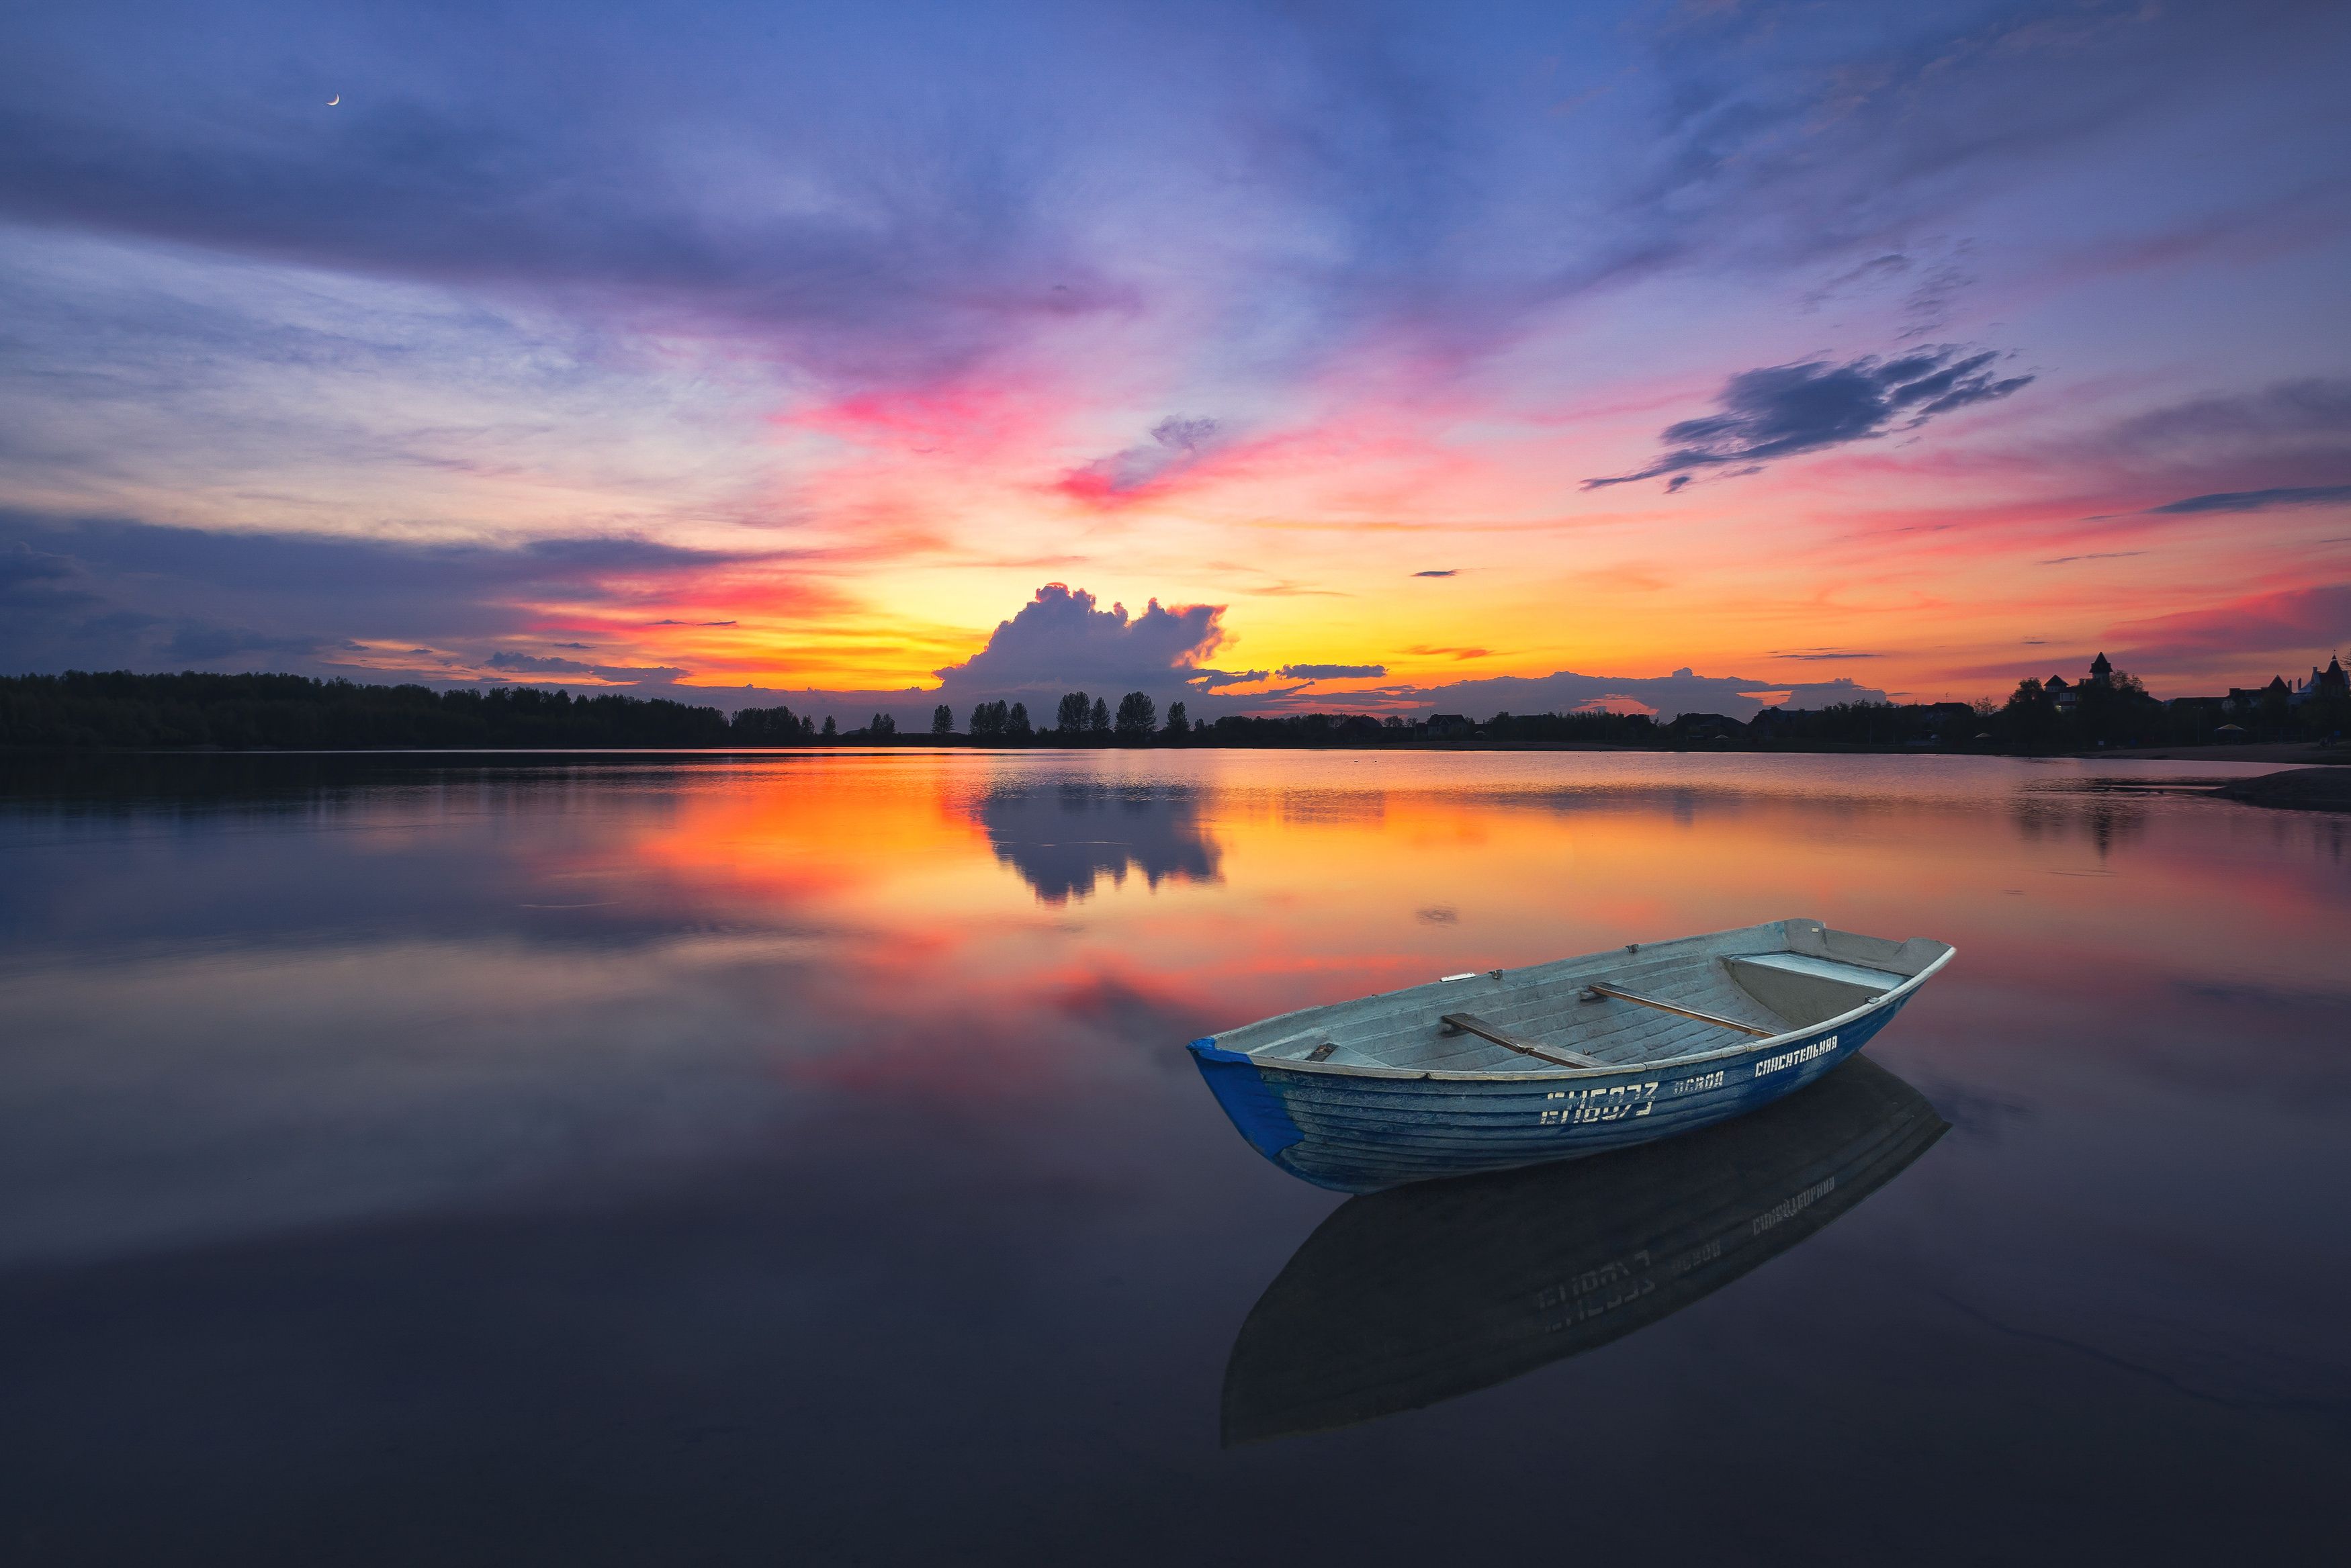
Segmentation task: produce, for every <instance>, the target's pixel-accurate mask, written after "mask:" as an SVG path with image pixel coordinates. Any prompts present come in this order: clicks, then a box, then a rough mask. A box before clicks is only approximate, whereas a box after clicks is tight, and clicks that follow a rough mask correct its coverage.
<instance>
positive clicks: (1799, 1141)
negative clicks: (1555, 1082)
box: [1223, 1057, 1949, 1448]
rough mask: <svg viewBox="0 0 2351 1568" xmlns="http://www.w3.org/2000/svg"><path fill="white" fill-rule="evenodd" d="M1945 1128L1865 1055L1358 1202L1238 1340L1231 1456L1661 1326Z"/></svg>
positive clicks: (1889, 1172)
mask: <svg viewBox="0 0 2351 1568" xmlns="http://www.w3.org/2000/svg"><path fill="white" fill-rule="evenodd" d="M1948 1130H1949V1124H1948V1123H1946V1122H1945V1121H1944V1120H1943V1119H1942V1118H1941V1117H1940V1116H1937V1115H1936V1114H1935V1109H1934V1107H1933V1106H1930V1105H1928V1103H1927V1101H1926V1098H1925V1097H1924V1096H1921V1095H1920V1094H1919V1093H1918V1092H1917V1090H1916V1089H1913V1088H1912V1087H1911V1086H1910V1085H1907V1084H1906V1083H1904V1082H1903V1081H1902V1080H1901V1079H1900V1078H1898V1077H1896V1076H1895V1075H1893V1074H1892V1073H1889V1072H1887V1071H1886V1069H1885V1068H1883V1067H1880V1066H1878V1065H1877V1064H1875V1063H1873V1062H1871V1061H1869V1060H1867V1059H1866V1058H1860V1057H1857V1058H1855V1060H1853V1061H1852V1062H1849V1063H1847V1064H1845V1065H1844V1066H1843V1067H1841V1068H1839V1069H1838V1070H1837V1071H1835V1072H1834V1073H1832V1074H1830V1075H1828V1076H1827V1077H1825V1078H1823V1079H1822V1080H1821V1082H1820V1083H1818V1084H1816V1085H1813V1086H1812V1087H1811V1088H1809V1089H1806V1090H1804V1091H1802V1093H1799V1094H1796V1095H1793V1096H1790V1097H1789V1098H1787V1099H1785V1100H1782V1101H1781V1102H1780V1103H1779V1104H1778V1105H1775V1106H1768V1107H1766V1108H1764V1109H1762V1110H1760V1111H1757V1112H1754V1113H1753V1114H1752V1115H1750V1116H1742V1117H1740V1118H1739V1119H1737V1120H1735V1121H1730V1122H1726V1123H1723V1124H1722V1125H1720V1126H1719V1127H1709V1128H1707V1129H1705V1130H1704V1131H1700V1132H1694V1133H1690V1134H1688V1135H1687V1136H1685V1137H1677V1138H1669V1139H1667V1140H1665V1141H1662V1142H1659V1143H1653V1144H1645V1145H1642V1146H1640V1147H1635V1148H1628V1149H1624V1150H1621V1151H1619V1152H1616V1153H1613V1154H1604V1155H1598V1156H1594V1157H1593V1158H1590V1159H1583V1160H1577V1161H1573V1162H1572V1163H1568V1164H1562V1165H1546V1166H1535V1167H1532V1168H1527V1169H1522V1170H1511V1171H1503V1172H1500V1173H1499V1174H1496V1175H1491V1176H1475V1177H1465V1178H1462V1179H1458V1180H1453V1181H1428V1182H1418V1183H1415V1184H1413V1185H1411V1186H1407V1187H1399V1188H1393V1189H1389V1190H1387V1191H1384V1192H1374V1193H1371V1194H1368V1195H1366V1196H1364V1197H1361V1198H1353V1199H1349V1200H1348V1201H1347V1202H1346V1203H1344V1204H1343V1205H1341V1206H1340V1208H1339V1209H1338V1210H1337V1211H1336V1212H1334V1213H1333V1214H1332V1216H1331V1217H1330V1218H1329V1219H1328V1220H1324V1221H1323V1222H1322V1225H1321V1227H1320V1228H1318V1229H1317V1230H1316V1231H1315V1232H1314V1234H1313V1235H1311V1236H1310V1237H1308V1238H1307V1240H1306V1244H1305V1245H1304V1246H1302V1247H1301V1248H1299V1249H1298V1251H1297V1253H1296V1255H1295V1256H1293V1257H1292V1258H1291V1259H1290V1264H1289V1266H1288V1267H1287V1268H1285V1269H1283V1270H1282V1271H1281V1274H1280V1277H1279V1278H1278V1279H1276V1280H1275V1281H1274V1282H1273V1283H1272V1284H1271V1285H1270V1286H1269V1287H1267V1289H1266V1293H1265V1294H1264V1295H1263V1296H1261V1297H1259V1300H1258V1303H1257V1305H1256V1307H1255V1308H1253V1309H1252V1310H1251V1311H1250V1313H1249V1321H1248V1322H1247V1323H1245V1324H1242V1325H1241V1332H1240V1337H1239V1338H1238V1340H1236V1341H1235V1342H1234V1345H1233V1354H1232V1359H1231V1360H1230V1361H1229V1362H1228V1364H1227V1365H1226V1368H1225V1395H1224V1420H1223V1428H1224V1442H1225V1446H1226V1447H1228V1448H1230V1447H1232V1446H1233V1445H1235V1444H1238V1443H1246V1442H1252V1441H1255V1440H1258V1439H1259V1438H1278V1437H1285V1436H1289V1435H1292V1434H1295V1433H1301V1432H1314V1431H1323V1430H1327V1429H1329V1428H1333V1427H1345V1426H1352V1425H1353V1424H1354V1423H1356V1422H1359V1421H1369V1420H1373V1419H1375V1418H1377V1417H1382V1416H1389V1415H1394V1414H1395V1413H1396V1412H1398V1411H1401V1410H1414V1409H1418V1408H1419V1407H1422V1406H1425V1405H1433V1404H1436V1403H1437V1402H1438V1401H1439V1400H1443V1399H1449V1398H1452V1397H1454V1396H1456V1395H1459V1394H1467V1393H1469V1392H1471V1391H1472V1390H1475V1389H1479V1388H1485V1387H1490V1386H1493V1385H1494V1384H1497V1383H1503V1382H1507V1381H1509V1380H1510V1378H1513V1377H1517V1376H1521V1375H1522V1374H1525V1373H1528V1372H1531V1371H1533V1370H1534V1369H1535V1368H1537V1367H1539V1366H1549V1365H1550V1364H1551V1363H1552V1362H1554V1361H1560V1360H1563V1359H1565V1358H1566V1357H1568V1356H1571V1355H1581V1354H1582V1353H1583V1352H1584V1351H1587V1350H1591V1349H1593V1348H1594V1347H1595V1346H1598V1345H1605V1344H1607V1343H1608V1342H1609V1341H1610V1340H1613V1339H1618V1338H1621V1337H1623V1336H1624V1335H1625V1334H1631V1333H1633V1332H1634V1331H1635V1330H1636V1329H1640V1328H1645V1327H1646V1326H1647V1325H1648V1324H1653V1323H1656V1322H1657V1321H1658V1320H1659V1319H1660V1318H1664V1317H1667V1316H1670V1315H1671V1314H1674V1313H1677V1312H1679V1311H1680V1310H1681V1309H1682V1308H1684V1307H1686V1306H1687V1305H1689V1304H1690V1303H1692V1302H1695V1301H1697V1300H1698V1299H1699V1298H1700V1297H1702V1296H1706V1295H1708V1294H1710V1293H1713V1292H1715V1291H1718V1290H1720V1289H1721V1288H1722V1287H1723V1286H1724V1285H1727V1284H1729V1282H1731V1281H1733V1280H1735V1279H1737V1278H1739V1277H1740V1275H1741V1274H1744V1273H1746V1272H1748V1271H1749V1270H1750V1269H1752V1268H1754V1267H1756V1266H1757V1265H1758V1264H1761V1263H1762V1262H1766V1261H1767V1260H1769V1259H1771V1258H1775V1257H1777V1256H1779V1255H1780V1254H1781V1253H1782V1252H1784V1251H1787V1250H1788V1249H1789V1248H1791V1247H1792V1246H1794V1245H1795V1244H1796V1243H1797V1242H1799V1241H1802V1240H1803V1239H1804V1238H1805V1237H1807V1236H1810V1235H1812V1234H1813V1232H1814V1231H1818V1230H1820V1229H1821V1227H1823V1225H1826V1224H1827V1223H1828V1222H1829V1221H1830V1220H1834V1219H1835V1218H1836V1217H1837V1216H1838V1215H1840V1214H1842V1213H1844V1211H1845V1210H1848V1209H1851V1208H1852V1207H1853V1206H1854V1205H1855V1204H1857V1203H1859V1202H1860V1201H1861V1200H1862V1199H1865V1198H1866V1197H1868V1196H1869V1195H1870V1194H1871V1193H1872V1192H1875V1191H1876V1190H1877V1189H1879V1188H1880V1187H1883V1186H1884V1185H1886V1183H1887V1182H1888V1181H1891V1180H1892V1179H1894V1178H1895V1177H1896V1176H1898V1175H1899V1174H1901V1172H1902V1171H1903V1169H1904V1168H1906V1167H1907V1166H1908V1165H1909V1164H1910V1162H1911V1161H1912V1160H1914V1159H1917V1158H1918V1157H1919V1156H1920V1155H1921V1154H1923V1153H1925V1152H1926V1151H1927V1148H1928V1146H1929V1145H1931V1144H1932V1143H1934V1141H1935V1140H1936V1139H1937V1138H1938V1137H1942V1136H1943V1134H1944V1133H1945V1132H1946V1131H1948Z"/></svg>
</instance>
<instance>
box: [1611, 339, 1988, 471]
mask: <svg viewBox="0 0 2351 1568" xmlns="http://www.w3.org/2000/svg"><path fill="white" fill-rule="evenodd" d="M1998 358H2000V356H1999V354H1998V353H1997V352H1995V351H1993V350H1991V349H1983V350H1980V351H1978V352H1976V353H1973V354H1966V355H1962V354H1961V353H1960V351H1959V349H1958V348H1952V347H1949V346H1945V347H1942V348H1931V349H1928V350H1925V351H1923V352H1920V353H1917V354H1906V355H1903V356H1901V357H1900V358H1894V359H1880V358H1876V356H1874V355H1872V356H1866V357H1865V358H1859V359H1854V360H1849V361H1847V362H1846V363H1844V364H1842V365H1832V364H1830V363H1828V362H1827V361H1826V360H1821V359H1813V360H1807V361H1804V362H1802V363H1801V364H1794V365H1771V366H1766V367H1764V368H1763V369H1756V370H1741V371H1740V372H1739V373H1738V374H1737V375H1735V376H1733V377H1731V378H1730V379H1729V381H1728V382H1726V383H1725V384H1724V386H1723V389H1722V393H1721V396H1720V397H1719V399H1718V402H1719V405H1720V411H1719V412H1718V413H1712V414H1707V415H1704V416H1702V417H1700V418H1698V419H1694V420H1683V421H1680V422H1678V423H1677V424H1670V425H1667V427H1666V429H1665V432H1664V433H1663V435H1662V436H1660V437H1659V440H1661V441H1663V442H1664V443H1665V446H1666V449H1667V450H1666V451H1665V452H1663V453H1661V454H1660V455H1659V456H1658V457H1657V459H1656V461H1655V462H1651V463H1650V464H1648V465H1647V466H1646V467H1645V468H1642V469H1639V470H1637V471H1636V472H1632V473H1619V474H1614V475H1611V476H1609V477H1606V478H1601V479H1587V480H1585V481H1584V482H1583V488H1584V489H1586V490H1596V489H1598V488H1600V487H1601V486H1603V485H1608V484H1626V483H1631V482H1633V481H1634V480H1637V479H1655V478H1656V477H1658V476H1659V475H1660V474H1667V473H1671V474H1676V475H1677V476H1678V477H1677V480H1676V482H1675V483H1674V485H1673V488H1675V489H1678V488H1680V485H1681V483H1682V482H1683V481H1685V480H1686V479H1687V471H1688V470H1690V469H1694V468H1711V467H1718V466H1720V465H1722V464H1726V463H1753V462H1766V461H1769V460H1770V459H1772V458H1779V457H1792V456H1795V455H1796V454H1798V453H1800V452H1818V451H1821V450H1822V449H1823V448H1824V447H1832V446H1843V445H1844V444H1845V443H1847V442H1849V441H1869V440H1873V439H1875V438H1876V437H1878V436H1881V435H1884V434H1886V432H1887V431H1892V430H1916V429H1917V427H1918V426H1920V425H1922V424H1925V423H1926V422H1927V421H1928V420H1931V419H1933V418H1934V417H1935V416H1936V415H1938V414H1943V413H1949V412H1950V411H1951V410H1954V409H1963V408H1966V407H1968V406H1969V405H1970V404H1973V403H1988V402H1991V401H1994V400H1998V399H2001V398H2005V397H2007V396H2008V395H2009V394H2010V393H2011V392H2014V391H2016V390H2017V389H2020V388H2022V387H2026V386H2029V385H2031V384H2032V377H2031V376H2008V377H2001V376H1996V375H1995V374H1994V373H1993V372H1992V369H1991V366H1992V364H1993V362H1994V361H1995V360H1997V359H1998Z"/></svg>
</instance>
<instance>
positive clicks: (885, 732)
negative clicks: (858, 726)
mask: <svg viewBox="0 0 2351 1568" xmlns="http://www.w3.org/2000/svg"><path fill="white" fill-rule="evenodd" d="M865 733H866V734H867V735H868V736H869V737H871V738H872V739H873V740H876V741H888V740H894V739H896V738H897V734H898V721H897V720H895V719H893V718H892V717H890V715H889V714H887V713H876V714H874V715H873V717H872V719H870V720H868V721H867V722H866V724H865Z"/></svg>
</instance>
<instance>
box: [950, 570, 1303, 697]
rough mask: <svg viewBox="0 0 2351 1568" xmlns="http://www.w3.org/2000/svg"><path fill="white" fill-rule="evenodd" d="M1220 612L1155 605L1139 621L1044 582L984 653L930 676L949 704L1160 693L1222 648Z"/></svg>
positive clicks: (990, 637)
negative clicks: (1080, 690)
mask: <svg viewBox="0 0 2351 1568" xmlns="http://www.w3.org/2000/svg"><path fill="white" fill-rule="evenodd" d="M1223 614H1224V607H1223V606H1222V605H1181V606H1176V607H1172V608H1169V607H1162V606H1161V605H1160V603H1159V601H1158V600H1157V599H1153V600H1152V601H1151V602H1150V603H1149V605H1148V606H1146V607H1144V612H1143V613H1142V614H1141V615H1137V616H1130V615H1129V614H1128V613H1127V610H1126V607H1125V606H1124V605H1117V604H1114V605H1113V606H1111V607H1110V608H1108V609H1102V608H1100V607H1098V606H1097V604H1096V601H1095V599H1094V596H1093V595H1092V594H1091V593H1088V592H1087V591H1086V590H1085V589H1083V588H1071V587H1068V586H1067V585H1066V584H1062V583H1047V584H1046V585H1045V586H1044V587H1041V588H1039V589H1038V590H1037V592H1036V595H1035V597H1032V598H1031V599H1030V600H1029V602H1028V603H1027V604H1025V605H1023V606H1021V607H1020V609H1019V613H1018V614H1017V615H1015V616H1014V617H1013V618H1011V619H1010V620H1006V621H998V623H997V627H996V629H995V630H994V631H993V632H991V633H989V634H988V639H987V646H986V647H984V648H982V649H980V650H979V651H978V652H977V653H975V654H973V655H972V656H971V657H970V658H969V659H965V660H964V661H963V662H962V663H960V664H951V665H948V666H946V668H945V669H943V670H934V671H932V673H933V674H935V675H936V676H937V677H938V679H939V683H940V687H941V690H942V691H943V692H944V693H945V694H946V696H947V697H948V698H949V700H951V701H952V700H954V699H956V698H959V697H963V696H966V695H973V696H975V697H977V698H979V699H981V700H987V701H994V700H996V699H998V698H1000V697H1005V696H1010V695H1015V694H1022V693H1026V694H1038V693H1048V692H1061V691H1070V690H1072V689H1073V688H1075V687H1080V686H1082V687H1085V688H1087V689H1088V690H1092V689H1094V688H1097V687H1106V686H1117V687H1122V688H1126V689H1134V690H1142V691H1153V690H1154V689H1157V690H1166V689H1168V688H1171V687H1176V686H1180V685H1182V684H1183V683H1184V682H1186V681H1187V680H1192V679H1193V678H1194V677H1195V675H1196V672H1197V670H1198V665H1199V661H1200V660H1201V659H1206V658H1207V657H1209V656H1210V655H1211V654H1213V653H1215V652H1216V651H1217V648H1218V647H1220V646H1221V645H1222V644H1223V642H1224V640H1225V634H1224V631H1223V629H1222V628H1220V627H1219V626H1218V625H1217V619H1218V618H1219V617H1221V616H1222V615H1223ZM1258 679H1262V676H1259V677H1258Z"/></svg>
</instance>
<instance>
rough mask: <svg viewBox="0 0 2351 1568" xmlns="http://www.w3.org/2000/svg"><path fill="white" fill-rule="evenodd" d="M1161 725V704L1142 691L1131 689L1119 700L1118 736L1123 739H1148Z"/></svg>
mask: <svg viewBox="0 0 2351 1568" xmlns="http://www.w3.org/2000/svg"><path fill="white" fill-rule="evenodd" d="M1158 726H1159V705H1158V704H1157V703H1155V702H1154V701H1152V700H1151V699H1150V697H1149V696H1147V695H1145V694H1144V693H1143V692H1141V691H1130V692H1128V693H1127V694H1126V695H1125V696H1123V697H1122V698H1120V699H1119V700H1118V738H1119V739H1120V740H1122V741H1147V740H1149V739H1151V732H1152V731H1153V730H1155V729H1156V728H1158Z"/></svg>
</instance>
